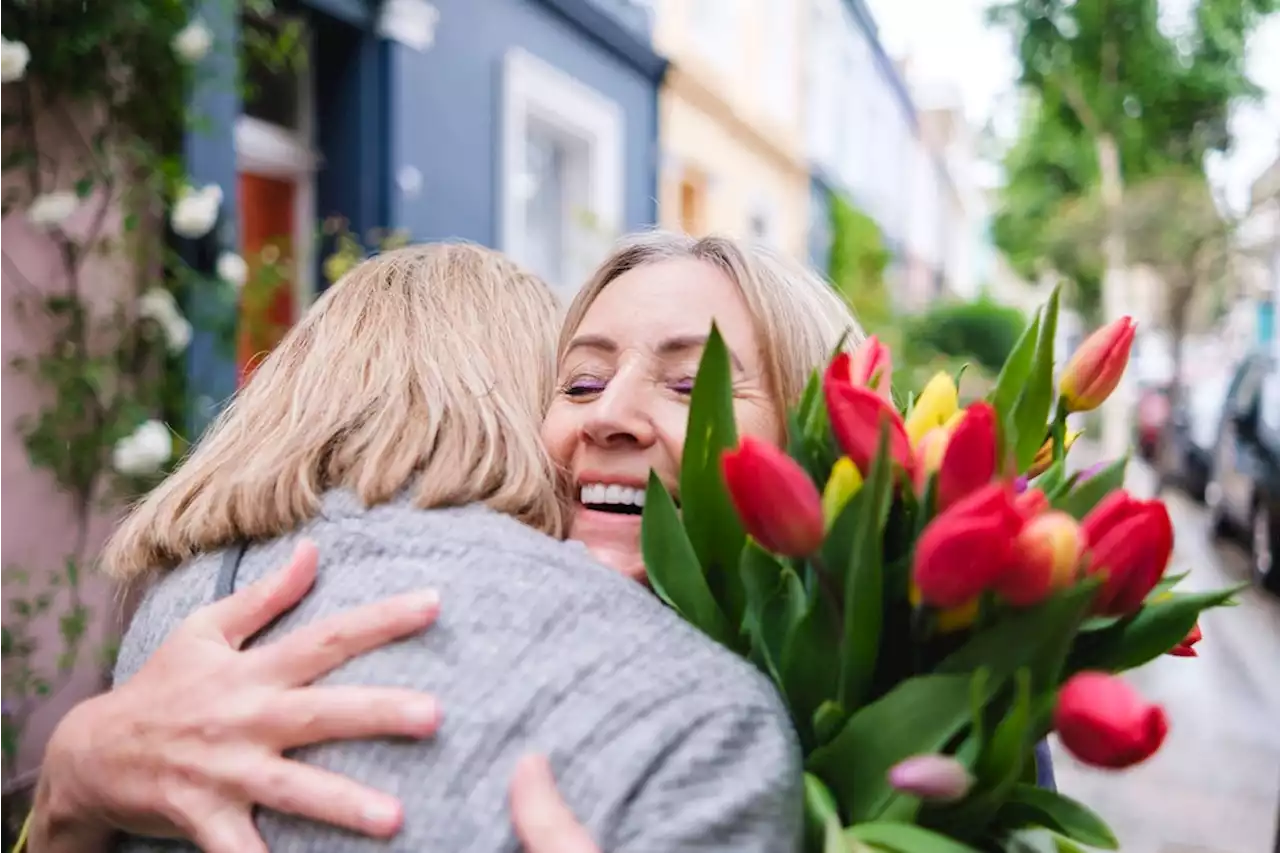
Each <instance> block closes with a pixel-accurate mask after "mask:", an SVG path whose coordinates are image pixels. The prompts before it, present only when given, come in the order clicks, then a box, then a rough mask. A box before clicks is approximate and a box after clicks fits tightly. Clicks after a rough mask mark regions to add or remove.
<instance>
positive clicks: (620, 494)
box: [578, 483, 644, 507]
mask: <svg viewBox="0 0 1280 853" xmlns="http://www.w3.org/2000/svg"><path fill="white" fill-rule="evenodd" d="M578 500H580V501H582V503H584V504H588V505H589V504H597V505H599V504H628V505H630V506H638V507H643V506H644V490H643V489H635V488H632V487H631V486H619V485H617V484H616V483H615V484H610V485H607V486H606V485H605V484H604V483H589V484H585V485H583V486H581V487H580V490H579V492H578Z"/></svg>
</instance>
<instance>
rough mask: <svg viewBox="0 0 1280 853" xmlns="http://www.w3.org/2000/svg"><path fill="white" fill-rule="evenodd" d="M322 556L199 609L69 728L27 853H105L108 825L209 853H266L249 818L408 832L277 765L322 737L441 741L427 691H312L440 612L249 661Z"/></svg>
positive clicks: (393, 813) (387, 811) (340, 621)
mask: <svg viewBox="0 0 1280 853" xmlns="http://www.w3.org/2000/svg"><path fill="white" fill-rule="evenodd" d="M316 556H317V555H316V550H315V547H314V546H311V545H305V546H300V547H299V549H298V551H297V553H296V554H295V556H294V559H293V560H292V561H291V562H290V564H289V565H288V566H287V567H286V569H285V570H284V571H282V572H279V573H277V574H275V575H272V576H270V577H268V578H267V579H265V580H263V581H260V582H259V583H256V584H253V585H252V586H249V587H246V588H245V589H244V590H241V591H240V592H237V593H236V594H235V595H232V596H230V597H229V598H226V599H224V600H222V601H219V602H217V603H215V604H211V605H208V606H206V607H203V608H201V609H199V610H197V611H195V612H194V613H192V614H191V615H190V616H189V617H187V618H186V619H185V620H184V621H183V622H182V623H181V624H180V625H179V626H178V627H177V628H176V629H175V630H174V631H173V633H172V634H171V635H170V636H169V637H168V638H167V639H166V640H165V641H164V643H163V645H161V646H160V647H159V648H158V649H157V650H156V652H155V654H153V655H151V657H150V658H149V659H148V660H147V662H146V663H145V665H144V666H143V667H142V668H141V669H140V670H139V671H138V672H137V673H136V674H135V675H134V676H133V677H132V678H130V679H129V680H128V681H126V682H125V683H124V684H123V685H121V686H118V687H117V688H116V689H115V690H113V691H111V692H109V693H105V694H103V695H101V696H98V697H95V698H94V699H91V700H89V701H87V702H84V703H82V704H81V705H80V706H77V707H76V708H75V709H73V710H72V712H71V713H69V714H68V715H67V716H66V717H65V718H64V719H63V720H62V722H61V723H60V724H59V725H58V728H57V729H56V730H55V732H54V734H53V736H52V737H51V738H50V741H49V746H48V748H47V749H46V753H45V761H44V766H43V768H42V773H41V779H40V783H39V786H38V788H37V794H36V805H35V818H34V820H33V822H32V827H31V837H30V849H31V851H32V853H60V851H63V850H66V851H72V850H74V851H81V853H84V852H85V851H93V850H101V849H103V848H104V847H105V846H106V845H108V844H109V842H110V839H111V830H110V828H112V827H114V828H119V829H122V830H126V831H129V832H133V833H136V834H140V835H149V836H157V837H173V836H178V837H186V838H190V839H191V840H193V841H194V842H195V843H196V844H198V845H199V846H200V847H201V848H203V849H205V850H207V851H210V853H250V851H263V853H265V850H266V847H265V846H264V845H263V843H262V840H261V838H260V837H259V836H258V833H257V830H256V829H255V827H254V824H253V820H252V809H253V806H254V805H265V806H267V807H270V808H274V809H276V810H279V811H285V812H290V813H294V814H299V815H302V816H304V817H309V818H313V819H316V820H322V821H327V822H331V823H336V824H339V825H341V826H344V827H347V828H349V829H352V830H355V831H357V832H362V833H366V834H370V835H376V836H384V837H385V836H389V835H392V834H394V833H395V832H396V831H397V830H398V829H399V826H400V823H401V819H402V816H401V813H400V805H399V803H398V802H397V801H396V800H395V799H394V798H392V797H389V796H388V795H386V794H383V793H380V792H377V791H373V790H371V789H369V788H366V787H364V786H362V785H358V784H356V783H355V782H353V781H351V780H348V779H346V778H344V777H342V776H337V775H334V774H329V773H325V772H324V771H321V770H318V769H316V768H309V767H306V766H305V765H303V764H301V763H299V762H296V761H291V760H289V759H287V758H285V757H283V755H282V753H283V752H284V751H285V750H287V749H291V748H293V747H297V746H301V745H304V744H309V743H314V742H318V741H325V740H340V739H350V738H364V737H373V736H378V735H388V734H391V735H403V736H408V737H424V736H429V735H430V734H432V733H433V732H434V730H435V726H436V723H437V722H438V719H439V715H438V713H437V712H435V710H434V703H432V702H431V700H430V699H429V697H424V696H423V695H422V694H419V693H416V692H412V691H408V690H402V689H395V688H375V687H354V686H353V687H307V686H306V685H307V684H309V683H310V682H312V681H315V680H316V679H317V678H319V677H320V676H322V675H323V674H325V673H326V672H328V671H329V670H331V669H333V668H335V667H337V666H338V665H340V664H342V663H344V662H345V661H347V660H349V659H350V658H352V657H355V656H358V655H360V654H363V653H364V652H367V651H369V650H371V649H374V648H377V647H379V646H382V645H385V644H386V643H389V642H392V641H393V640H396V639H399V638H401V637H404V636H408V635H410V634H414V633H417V632H418V631H421V630H422V629H423V628H425V627H426V626H428V625H429V624H431V622H432V621H433V620H434V618H435V615H436V613H437V611H438V609H439V608H438V603H435V602H434V601H433V600H432V599H431V597H429V596H424V595H423V594H422V593H409V594H406V595H400V596H396V597H394V598H389V599H387V600H385V601H381V602H378V603H376V604H371V605H366V606H364V607H359V608H356V609H353V610H350V611H347V612H343V613H339V614H336V615H334V616H330V617H328V618H326V619H323V620H320V621H318V622H315V623H313V624H310V625H307V626H306V627H304V628H300V629H298V630H296V631H294V632H292V633H291V634H289V635H287V636H285V637H283V638H282V639H280V640H279V641H278V642H274V643H270V644H266V645H263V646H260V647H254V648H251V649H247V650H243V651H242V650H241V646H243V645H244V643H245V642H246V641H247V640H248V639H249V638H250V637H252V636H254V635H255V634H257V633H258V632H259V631H260V630H261V629H262V628H263V627H264V626H266V625H267V624H269V623H271V622H272V621H273V620H274V619H275V618H276V617H278V616H279V615H280V614H282V613H284V612H286V611H287V610H289V609H290V608H292V607H293V606H294V605H295V604H297V602H298V601H299V600H300V599H301V598H302V597H303V596H304V595H305V594H306V593H307V591H308V590H309V589H310V588H311V585H312V583H313V582H314V580H315V574H316ZM426 707H430V708H431V713H425V714H424V713H422V709H424V708H426Z"/></svg>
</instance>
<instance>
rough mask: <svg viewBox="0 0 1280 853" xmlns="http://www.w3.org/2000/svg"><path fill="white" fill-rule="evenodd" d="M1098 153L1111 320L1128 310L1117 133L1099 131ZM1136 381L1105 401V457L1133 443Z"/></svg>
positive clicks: (1105, 296)
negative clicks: (1132, 425) (1114, 134)
mask: <svg viewBox="0 0 1280 853" xmlns="http://www.w3.org/2000/svg"><path fill="white" fill-rule="evenodd" d="M1095 148H1096V150H1097V154H1098V172H1099V176H1100V190H1101V194H1102V209H1103V213H1104V216H1105V217H1106V236H1105V237H1104V238H1103V244H1102V254H1103V258H1104V259H1105V263H1106V270H1105V272H1104V274H1103V278H1102V320H1103V322H1104V323H1110V322H1112V321H1114V320H1118V319H1119V318H1121V317H1123V316H1124V315H1125V314H1126V313H1127V310H1128V298H1127V296H1128V290H1127V282H1126V275H1125V273H1126V269H1125V268H1126V260H1125V241H1124V232H1123V230H1122V226H1121V222H1120V206H1121V204H1122V203H1123V201H1124V184H1123V181H1122V179H1121V176H1120V150H1119V148H1118V147H1117V145H1116V140H1115V137H1113V136H1111V134H1109V133H1102V134H1099V135H1098V137H1097V139H1096V141H1095ZM1132 389H1133V385H1132V383H1131V381H1130V380H1129V379H1128V378H1127V377H1126V378H1125V380H1123V381H1122V382H1121V383H1120V386H1119V387H1118V388H1116V390H1115V392H1114V393H1113V394H1112V395H1111V397H1110V398H1109V399H1108V400H1107V402H1106V403H1104V404H1103V405H1102V409H1101V411H1100V412H1099V414H1101V416H1102V435H1101V443H1102V452H1103V454H1104V458H1107V459H1113V458H1116V457H1119V456H1123V455H1124V454H1125V452H1126V451H1127V450H1128V447H1129V435H1130V427H1131V424H1132V423H1133V400H1132V398H1133V390H1132Z"/></svg>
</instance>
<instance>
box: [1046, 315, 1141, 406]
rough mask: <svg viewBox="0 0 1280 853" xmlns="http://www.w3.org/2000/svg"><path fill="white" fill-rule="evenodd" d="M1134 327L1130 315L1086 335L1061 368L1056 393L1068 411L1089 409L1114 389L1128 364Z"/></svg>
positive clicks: (1104, 398)
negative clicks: (1057, 392)
mask: <svg viewBox="0 0 1280 853" xmlns="http://www.w3.org/2000/svg"><path fill="white" fill-rule="evenodd" d="M1136 330H1137V326H1136V324H1135V323H1134V322H1133V318H1132V317H1121V318H1120V319H1119V320H1116V321H1115V322H1114V323H1108V324H1107V325H1105V326H1103V327H1102V328H1101V329H1098V330H1097V331H1096V332H1094V333H1093V334H1092V335H1090V336H1089V337H1087V338H1085V341H1084V343H1082V344H1081V345H1080V348H1079V349H1077V350H1076V351H1075V354H1074V355H1072V356H1071V359H1070V360H1069V361H1068V362H1067V366H1066V367H1065V368H1063V370H1062V381H1061V383H1060V387H1059V393H1061V394H1062V398H1063V400H1064V401H1066V404H1067V409H1068V410H1069V411H1072V412H1088V411H1092V410H1093V409H1096V408H1098V406H1101V405H1102V403H1103V401H1104V400H1106V399H1107V398H1108V397H1110V396H1111V392H1112V391H1114V390H1116V386H1117V385H1119V384H1120V377H1122V376H1123V375H1124V370H1125V368H1126V367H1128V366H1129V351H1130V350H1132V349H1133V335H1134V332H1135V331H1136Z"/></svg>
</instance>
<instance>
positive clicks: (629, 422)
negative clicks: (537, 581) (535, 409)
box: [542, 233, 862, 580]
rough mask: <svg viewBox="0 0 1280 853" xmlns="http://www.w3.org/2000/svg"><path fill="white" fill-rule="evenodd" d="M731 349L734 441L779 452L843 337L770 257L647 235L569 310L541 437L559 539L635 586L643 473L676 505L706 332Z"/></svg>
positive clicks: (840, 324)
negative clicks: (553, 465) (564, 494)
mask: <svg viewBox="0 0 1280 853" xmlns="http://www.w3.org/2000/svg"><path fill="white" fill-rule="evenodd" d="M713 322H714V323H715V324H716V326H717V328H719V330H720V333H721V334H722V335H723V336H724V340H725V343H726V344H727V346H728V348H729V353H730V360H731V368H732V372H733V396H734V410H735V415H736V419H737V423H738V432H739V434H740V435H749V436H754V437H756V438H759V439H761V440H764V441H768V442H771V443H774V444H780V443H782V441H783V439H784V438H785V433H786V428H785V425H784V423H783V416H782V413H783V412H784V411H785V410H786V407H787V405H788V404H790V403H794V402H795V401H796V400H797V399H798V398H799V395H800V393H801V390H802V389H803V387H804V383H805V381H806V380H807V378H808V376H809V373H810V372H811V371H812V370H814V369H815V368H816V367H817V366H818V365H820V364H822V363H824V362H825V360H826V359H827V358H828V357H829V356H830V354H831V351H832V350H833V349H834V348H835V346H836V344H837V343H838V342H839V341H840V338H841V336H844V335H848V341H849V345H850V346H851V345H853V344H856V343H857V342H858V341H859V340H860V339H861V337H862V334H861V330H860V329H859V327H858V324H857V321H856V320H855V319H854V317H853V315H852V313H851V312H850V311H849V308H848V307H847V306H846V305H845V303H844V302H843V301H842V300H841V299H840V298H839V297H838V296H837V295H836V294H835V293H834V292H833V291H832V290H831V288H830V287H829V286H828V285H827V283H826V282H824V281H823V280H822V279H820V278H819V277H818V276H816V275H815V274H814V273H813V272H811V271H810V270H808V269H807V268H805V267H803V266H802V265H800V264H797V263H795V262H793V261H791V260H789V259H787V258H785V257H784V256H782V255H779V254H775V253H773V252H772V251H770V250H767V249H763V248H758V247H750V246H744V245H742V244H739V243H736V242H733V241H730V240H726V239H722V238H716V237H710V238H705V239H702V240H694V239H693V238H690V237H685V236H683V235H675V234H663V233H653V234H647V235H643V236H640V237H638V238H635V239H634V240H633V241H632V242H630V243H628V244H626V245H625V246H624V247H623V248H622V249H620V250H619V251H618V252H617V253H615V254H614V256H613V257H612V258H611V259H610V260H609V261H607V262H606V263H605V264H604V265H603V266H602V267H601V269H600V270H599V271H598V272H597V274H596V276H595V277H594V278H593V279H592V281H591V282H589V283H588V284H587V286H586V287H584V288H583V290H582V291H581V292H580V293H579V294H578V297H577V299H575V301H574V302H573V304H572V305H571V306H570V307H569V311H568V315H567V317H566V321H565V327H564V330H563V332H562V334H561V339H560V340H561V344H560V366H559V375H558V380H557V381H558V393H557V396H556V400H555V402H553V404H552V406H551V409H550V411H549V412H548V414H547V419H546V421H545V423H544V425H543V432H542V437H543V441H544V442H545V443H546V445H547V447H548V449H549V450H550V451H551V453H552V455H553V456H554V457H555V459H556V460H557V461H558V462H559V463H560V464H561V465H562V466H563V467H564V468H565V470H566V471H567V473H568V476H569V477H570V482H571V484H572V487H573V494H574V496H575V497H576V501H575V503H574V506H573V507H572V520H571V522H570V530H569V535H570V537H571V538H573V539H577V540H579V541H581V542H584V543H585V544H586V545H587V547H588V548H590V549H591V551H592V553H594V554H595V556H596V557H597V558H598V559H600V560H602V561H603V562H605V563H606V564H608V565H609V566H610V567H612V568H614V569H615V570H617V571H620V572H622V573H623V574H625V575H627V576H629V577H633V578H635V579H637V580H643V579H644V577H645V572H644V562H643V560H642V559H641V556H640V544H639V543H640V509H641V507H642V506H643V503H644V488H645V484H646V482H647V481H648V478H649V472H650V471H651V470H652V471H654V472H656V473H657V475H658V476H659V477H660V478H661V479H662V481H663V483H664V484H665V485H666V486H667V488H668V489H670V490H671V491H672V492H673V493H676V494H677V495H678V485H679V484H678V482H677V475H678V472H679V469H680V460H681V457H682V455H683V451H684V442H685V425H686V421H687V419H688V404H689V394H690V392H691V391H692V389H693V380H694V376H695V375H696V373H697V369H698V362H699V359H700V358H701V356H702V350H703V346H704V345H705V343H706V339H707V332H708V331H709V330H710V328H711V325H712V323H713Z"/></svg>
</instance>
